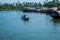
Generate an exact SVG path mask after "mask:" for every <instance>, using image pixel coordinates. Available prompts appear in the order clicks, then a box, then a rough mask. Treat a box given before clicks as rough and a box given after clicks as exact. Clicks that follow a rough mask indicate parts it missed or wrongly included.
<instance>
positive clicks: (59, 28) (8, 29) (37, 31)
mask: <svg viewBox="0 0 60 40" xmlns="http://www.w3.org/2000/svg"><path fill="white" fill-rule="evenodd" d="M24 14H25V15H27V16H28V17H29V18H31V19H30V20H29V21H24V20H22V19H21V16H22V15H24ZM0 40H60V21H58V20H55V19H52V18H51V17H50V16H48V15H46V14H40V13H23V12H21V11H0Z"/></svg>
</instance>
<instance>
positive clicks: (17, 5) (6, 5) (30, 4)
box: [0, 1, 42, 10]
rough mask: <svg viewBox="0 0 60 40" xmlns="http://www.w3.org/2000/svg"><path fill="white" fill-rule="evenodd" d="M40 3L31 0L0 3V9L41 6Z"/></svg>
mask: <svg viewBox="0 0 60 40" xmlns="http://www.w3.org/2000/svg"><path fill="white" fill-rule="evenodd" d="M41 6H42V5H41V3H36V2H35V3H33V2H23V3H20V2H19V1H18V2H17V3H12V4H11V3H4V4H2V3H0V10H22V9H23V7H41Z"/></svg>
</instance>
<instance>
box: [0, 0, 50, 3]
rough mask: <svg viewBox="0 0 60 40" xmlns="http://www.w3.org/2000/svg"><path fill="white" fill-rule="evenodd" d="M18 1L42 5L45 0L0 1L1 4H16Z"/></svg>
mask: <svg viewBox="0 0 60 40" xmlns="http://www.w3.org/2000/svg"><path fill="white" fill-rule="evenodd" d="M18 1H20V2H21V3H22V2H24V1H25V2H37V3H39V2H41V3H44V1H45V0H0V2H1V3H13V2H18ZM49 1H51V0H49Z"/></svg>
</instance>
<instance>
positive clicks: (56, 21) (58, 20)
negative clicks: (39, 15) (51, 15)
mask: <svg viewBox="0 0 60 40" xmlns="http://www.w3.org/2000/svg"><path fill="white" fill-rule="evenodd" d="M52 21H53V22H54V23H58V24H59V23H60V19H52Z"/></svg>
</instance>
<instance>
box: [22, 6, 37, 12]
mask: <svg viewBox="0 0 60 40" xmlns="http://www.w3.org/2000/svg"><path fill="white" fill-rule="evenodd" d="M23 12H36V8H28V7H27V8H23Z"/></svg>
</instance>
